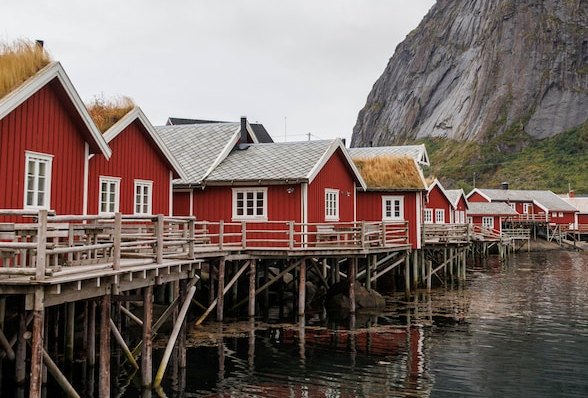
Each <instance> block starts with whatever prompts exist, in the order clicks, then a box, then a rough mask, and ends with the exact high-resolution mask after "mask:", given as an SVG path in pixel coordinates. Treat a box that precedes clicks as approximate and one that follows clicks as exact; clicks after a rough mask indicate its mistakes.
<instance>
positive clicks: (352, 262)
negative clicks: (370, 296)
mask: <svg viewBox="0 0 588 398" xmlns="http://www.w3.org/2000/svg"><path fill="white" fill-rule="evenodd" d="M356 274H357V257H351V258H350V259H349V271H347V278H348V279H349V312H350V313H351V314H355V275H356Z"/></svg>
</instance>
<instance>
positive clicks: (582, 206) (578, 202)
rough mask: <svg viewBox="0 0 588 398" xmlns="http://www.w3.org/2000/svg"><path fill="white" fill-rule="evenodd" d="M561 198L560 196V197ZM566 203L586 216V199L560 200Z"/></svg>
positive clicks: (587, 201)
mask: <svg viewBox="0 0 588 398" xmlns="http://www.w3.org/2000/svg"><path fill="white" fill-rule="evenodd" d="M560 197H561V196H560ZM561 199H562V200H563V201H565V202H566V203H568V204H570V205H572V206H574V207H575V208H576V209H578V211H579V212H580V213H582V214H584V213H587V214H588V198H567V197H566V198H561Z"/></svg>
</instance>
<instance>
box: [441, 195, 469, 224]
mask: <svg viewBox="0 0 588 398" xmlns="http://www.w3.org/2000/svg"><path fill="white" fill-rule="evenodd" d="M445 195H447V197H448V198H449V200H450V201H451V205H452V206H453V209H452V211H451V221H450V222H451V223H452V224H454V223H455V224H465V223H466V222H467V218H466V213H467V211H468V201H467V199H466V195H465V192H464V191H463V189H446V190H445Z"/></svg>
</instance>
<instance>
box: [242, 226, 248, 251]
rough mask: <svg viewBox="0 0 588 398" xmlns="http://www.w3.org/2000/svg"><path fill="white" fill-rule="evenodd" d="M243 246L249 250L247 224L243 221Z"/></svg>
mask: <svg viewBox="0 0 588 398" xmlns="http://www.w3.org/2000/svg"><path fill="white" fill-rule="evenodd" d="M241 244H242V247H243V249H246V248H247V222H245V221H241Z"/></svg>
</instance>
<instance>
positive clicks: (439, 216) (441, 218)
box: [435, 209, 445, 224]
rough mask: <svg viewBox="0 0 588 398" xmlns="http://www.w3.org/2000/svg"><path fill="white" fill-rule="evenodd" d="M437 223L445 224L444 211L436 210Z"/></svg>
mask: <svg viewBox="0 0 588 398" xmlns="http://www.w3.org/2000/svg"><path fill="white" fill-rule="evenodd" d="M435 223H437V224H445V211H444V210H443V209H435Z"/></svg>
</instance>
